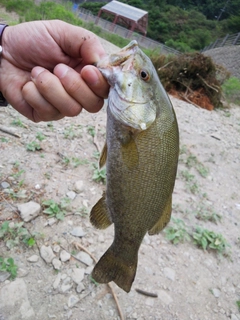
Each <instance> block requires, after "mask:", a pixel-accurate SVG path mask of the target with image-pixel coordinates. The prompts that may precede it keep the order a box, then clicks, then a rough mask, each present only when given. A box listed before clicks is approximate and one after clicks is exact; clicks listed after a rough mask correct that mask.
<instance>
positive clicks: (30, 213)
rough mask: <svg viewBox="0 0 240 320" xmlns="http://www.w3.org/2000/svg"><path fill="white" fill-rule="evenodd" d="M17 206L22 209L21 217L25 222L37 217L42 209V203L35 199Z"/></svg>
mask: <svg viewBox="0 0 240 320" xmlns="http://www.w3.org/2000/svg"><path fill="white" fill-rule="evenodd" d="M17 208H18V210H19V211H20V216H21V218H22V219H23V221H25V222H29V221H31V220H32V219H34V218H36V217H37V216H38V215H39V213H40V210H41V206H40V204H39V203H37V202H34V201H30V202H27V203H21V204H18V205H17Z"/></svg>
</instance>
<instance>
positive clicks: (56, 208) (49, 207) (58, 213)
mask: <svg viewBox="0 0 240 320" xmlns="http://www.w3.org/2000/svg"><path fill="white" fill-rule="evenodd" d="M69 203H70V199H68V198H63V199H62V200H61V201H60V203H57V202H55V201H54V200H52V199H50V200H45V201H43V202H42V205H43V206H44V207H45V209H44V210H43V213H46V214H47V215H49V217H54V218H56V219H58V220H63V219H64V217H65V215H66V209H67V207H68V206H69Z"/></svg>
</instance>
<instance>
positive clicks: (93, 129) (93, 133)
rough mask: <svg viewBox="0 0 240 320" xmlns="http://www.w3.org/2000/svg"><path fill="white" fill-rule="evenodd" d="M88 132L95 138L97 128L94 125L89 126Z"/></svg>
mask: <svg viewBox="0 0 240 320" xmlns="http://www.w3.org/2000/svg"><path fill="white" fill-rule="evenodd" d="M87 132H88V133H89V134H90V136H92V137H93V138H94V137H95V128H94V127H93V126H88V127H87Z"/></svg>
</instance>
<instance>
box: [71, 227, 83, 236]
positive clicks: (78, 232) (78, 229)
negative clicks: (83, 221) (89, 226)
mask: <svg viewBox="0 0 240 320" xmlns="http://www.w3.org/2000/svg"><path fill="white" fill-rule="evenodd" d="M70 233H71V235H72V236H74V237H83V236H85V234H86V233H85V232H84V231H83V229H82V227H75V228H73V229H72V230H71V231H70Z"/></svg>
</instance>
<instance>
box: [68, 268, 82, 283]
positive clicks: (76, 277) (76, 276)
mask: <svg viewBox="0 0 240 320" xmlns="http://www.w3.org/2000/svg"><path fill="white" fill-rule="evenodd" d="M84 273H85V270H84V269H82V268H81V269H80V268H74V269H73V270H72V275H71V277H72V280H73V281H74V282H75V283H76V284H79V283H80V282H81V281H82V280H83V278H84Z"/></svg>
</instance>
